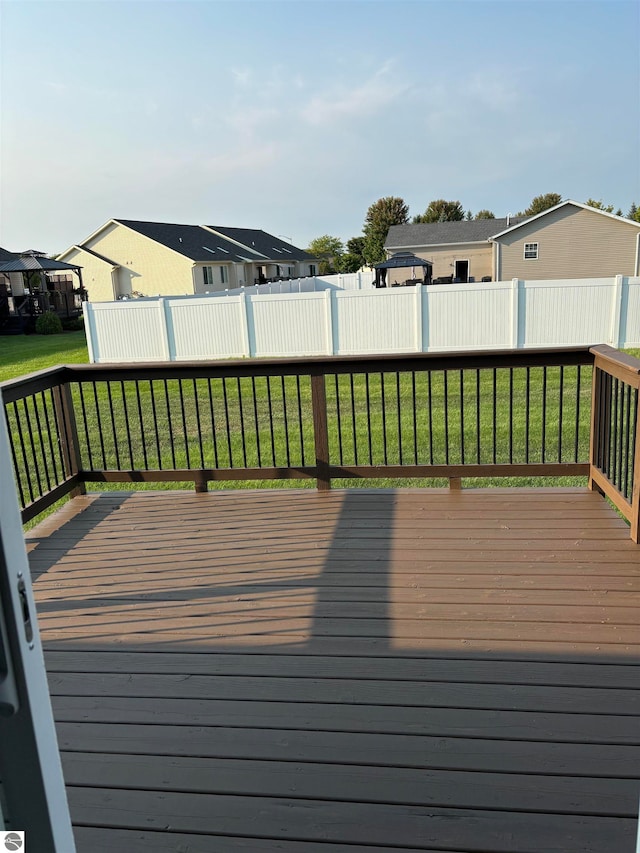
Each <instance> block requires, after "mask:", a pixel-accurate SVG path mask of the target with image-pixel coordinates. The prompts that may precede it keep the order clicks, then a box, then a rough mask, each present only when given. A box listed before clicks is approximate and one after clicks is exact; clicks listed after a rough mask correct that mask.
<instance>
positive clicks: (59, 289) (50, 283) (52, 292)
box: [0, 252, 86, 333]
mask: <svg viewBox="0 0 640 853" xmlns="http://www.w3.org/2000/svg"><path fill="white" fill-rule="evenodd" d="M0 273H2V275H3V276H4V280H5V287H4V288H3V287H2V285H1V284H0V333H6V332H8V331H24V330H25V329H26V328H28V327H29V326H30V325H32V324H33V322H34V318H35V316H36V315H38V314H42V313H43V312H44V311H54V312H55V313H56V314H58V315H60V316H61V317H68V318H72V317H77V316H78V315H80V314H81V313H82V302H83V301H84V300H85V299H86V291H85V289H84V286H83V284H82V267H79V266H78V265H77V264H67V263H65V262H64V261H55V260H53V259H52V258H47V257H46V256H45V255H41V254H39V253H37V252H25V253H23V254H22V255H20V256H19V257H14V258H13V259H12V260H10V261H7V262H6V263H4V264H1V265H0ZM56 273H58V274H63V273H75V275H77V276H78V287H77V288H74V287H73V284H72V283H70V282H69V281H65V280H63V281H54V280H53V279H52V278H51V277H50V276H52V275H54V274H56ZM0 282H1V279H0Z"/></svg>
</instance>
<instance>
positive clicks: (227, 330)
mask: <svg viewBox="0 0 640 853" xmlns="http://www.w3.org/2000/svg"><path fill="white" fill-rule="evenodd" d="M166 304H167V308H168V309H169V310H168V311H167V322H168V330H169V347H170V354H171V358H172V360H173V359H175V360H176V361H188V360H190V359H196V360H197V359H207V358H241V357H242V356H246V355H249V343H248V336H247V329H246V314H245V308H244V297H243V296H227V297H223V298H222V299H216V300H212V299H209V298H208V297H206V296H205V297H201V298H200V297H194V298H193V300H191V301H189V302H185V301H184V300H179V301H178V300H174V299H167V300H166Z"/></svg>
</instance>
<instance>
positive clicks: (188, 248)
mask: <svg viewBox="0 0 640 853" xmlns="http://www.w3.org/2000/svg"><path fill="white" fill-rule="evenodd" d="M114 222H119V223H120V224H121V225H126V227H127V228H131V229H132V230H133V231H137V232H138V234H143V235H144V236H145V237H149V238H150V239H151V240H155V241H156V243H161V244H162V245H163V246H166V247H167V248H168V249H173V251H174V252H178V253H179V254H181V255H184V256H185V257H187V258H190V259H191V260H192V261H199V262H207V261H209V263H213V262H215V261H218V262H221V261H226V262H227V263H243V262H244V261H245V260H247V258H246V257H244V256H243V254H242V250H241V249H240V248H239V247H238V246H237V245H235V244H234V243H231V242H229V240H225V239H224V237H219V236H218V235H217V234H212V233H211V231H208V230H207V229H206V228H203V227H202V226H201V225H175V224H172V223H168V222H138V221H137V220H134V219H115V220H114Z"/></svg>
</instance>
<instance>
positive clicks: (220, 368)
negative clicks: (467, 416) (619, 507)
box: [0, 346, 593, 390]
mask: <svg viewBox="0 0 640 853" xmlns="http://www.w3.org/2000/svg"><path fill="white" fill-rule="evenodd" d="M592 349H593V348H590V347H582V346H580V347H563V348H559V349H558V348H544V349H540V348H535V349H507V350H480V351H477V352H474V353H469V352H450V353H392V354H389V355H386V354H373V355H352V356H311V357H308V358H303V357H295V358H252V359H216V360H204V359H203V360H202V361H179V362H176V361H171V362H170V361H150V362H136V363H135V364H121V363H114V364H108V363H107V364H65V365H59V366H58V367H54V368H48V369H46V370H43V371H37V372H35V373H32V374H29V376H25V377H21V378H20V379H11V380H8V381H7V382H4V383H0V390H2V389H4V388H8V389H13V387H14V386H18V385H20V384H22V383H26V382H32V383H39V382H40V381H42V383H43V384H42V387H46V386H45V384H44V383H45V382H46V381H47V378H48V377H49V376H50V375H51V374H52V373H54V372H55V371H62V374H61V377H60V378H61V379H62V381H81V380H82V379H84V378H86V379H88V380H89V381H92V382H99V381H106V380H108V379H116V380H120V379H123V380H124V379H125V378H126V379H131V380H136V379H180V378H184V379H193V378H209V377H210V378H212V379H213V378H221V377H223V376H230V377H245V376H249V377H250V376H256V377H257V376H291V375H296V374H299V375H306V376H316V375H319V374H322V373H326V374H329V375H335V374H345V373H358V372H362V373H365V372H379V371H380V370H394V371H409V370H424V369H425V368H426V369H429V370H432V371H436V370H457V369H475V368H478V369H492V368H500V367H502V368H504V367H513V368H517V367H560V366H565V367H568V366H575V365H578V364H580V365H587V364H592V363H593V355H592ZM301 367H302V368H304V369H303V370H300V369H298V368H301Z"/></svg>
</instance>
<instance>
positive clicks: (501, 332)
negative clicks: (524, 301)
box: [422, 282, 513, 352]
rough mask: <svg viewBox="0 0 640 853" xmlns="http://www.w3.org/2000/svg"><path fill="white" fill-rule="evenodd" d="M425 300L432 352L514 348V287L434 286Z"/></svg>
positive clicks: (500, 284) (501, 284)
mask: <svg viewBox="0 0 640 853" xmlns="http://www.w3.org/2000/svg"><path fill="white" fill-rule="evenodd" d="M425 290H426V299H424V300H423V321H422V322H423V326H424V329H425V334H424V345H423V348H424V349H425V350H427V351H429V352H433V351H437V352H446V351H450V350H466V349H509V348H510V347H511V346H513V343H512V340H513V326H512V319H513V304H512V300H513V285H512V283H511V282H493V283H489V284H482V285H477V284H453V285H451V284H445V285H438V284H432V285H427V286H426V287H425Z"/></svg>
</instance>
